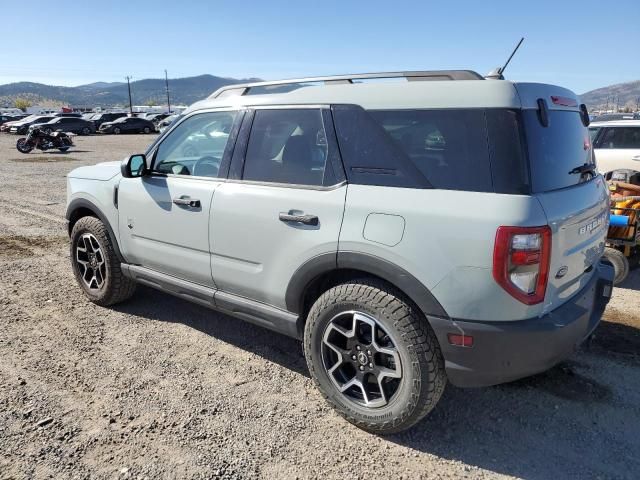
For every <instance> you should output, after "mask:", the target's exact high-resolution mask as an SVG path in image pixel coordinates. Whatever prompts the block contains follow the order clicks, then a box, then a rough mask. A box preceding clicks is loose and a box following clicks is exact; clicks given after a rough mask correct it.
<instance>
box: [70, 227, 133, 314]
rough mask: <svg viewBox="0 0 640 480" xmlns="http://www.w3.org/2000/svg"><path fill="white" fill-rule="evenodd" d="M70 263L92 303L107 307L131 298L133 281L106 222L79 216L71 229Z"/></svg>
mask: <svg viewBox="0 0 640 480" xmlns="http://www.w3.org/2000/svg"><path fill="white" fill-rule="evenodd" d="M70 248H71V252H70V253H71V266H72V268H73V273H74V275H75V277H76V280H77V282H78V284H79V285H80V288H82V290H83V292H84V294H85V295H86V296H87V298H88V299H89V300H91V301H92V302H93V303H95V304H97V305H100V306H103V307H106V306H108V305H114V304H116V303H120V302H123V301H124V300H127V299H128V298H130V297H131V296H132V295H133V293H134V292H135V289H136V283H135V281H133V280H131V279H130V278H128V277H125V276H124V275H123V273H122V269H121V268H120V260H119V259H118V256H117V255H116V252H115V250H114V246H113V243H112V242H111V238H110V237H109V233H108V231H107V228H106V227H105V225H104V224H103V223H102V222H101V221H100V220H99V219H97V218H95V217H82V218H81V219H80V220H78V221H77V222H76V224H75V225H74V226H73V230H72V231H71V247H70Z"/></svg>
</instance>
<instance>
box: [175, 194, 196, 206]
mask: <svg viewBox="0 0 640 480" xmlns="http://www.w3.org/2000/svg"><path fill="white" fill-rule="evenodd" d="M173 203H175V204H176V205H180V206H181V207H189V208H200V200H196V199H194V198H191V197H188V196H182V197H176V198H174V199H173Z"/></svg>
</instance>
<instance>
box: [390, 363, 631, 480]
mask: <svg viewBox="0 0 640 480" xmlns="http://www.w3.org/2000/svg"><path fill="white" fill-rule="evenodd" d="M575 367H576V364H575V363H573V362H566V363H563V364H560V365H559V366H557V367H555V368H553V369H551V370H550V371H548V372H545V373H543V374H540V375H536V376H533V377H530V378H526V379H523V380H519V381H517V382H513V383H510V384H505V385H500V386H495V387H487V388H480V389H460V388H456V387H453V386H451V385H449V386H448V387H447V390H446V391H445V394H444V395H443V397H442V399H441V400H440V402H439V403H438V405H437V406H436V408H435V409H434V410H433V411H432V412H431V414H430V415H428V416H427V417H426V418H425V419H424V420H422V421H421V422H420V423H419V424H418V425H416V426H415V427H414V428H412V429H411V430H409V431H407V432H403V433H401V434H398V435H393V436H391V437H387V438H388V439H389V440H391V441H392V442H394V443H397V444H399V445H403V446H406V447H409V448H412V449H415V450H416V451H419V452H424V453H429V454H432V455H436V456H438V457H442V458H447V459H451V460H456V461H460V462H463V463H465V464H467V465H474V466H477V467H480V468H483V469H486V470H490V471H492V472H497V473H501V474H504V475H511V476H515V477H519V478H524V479H527V480H543V479H545V480H546V479H549V478H563V479H564V478H593V477H590V474H592V473H593V472H602V475H601V476H599V477H597V478H614V477H615V478H624V475H622V476H621V472H622V471H623V469H622V467H616V464H615V463H613V465H612V462H611V461H610V460H609V459H610V458H611V455H612V452H611V445H610V443H611V441H610V439H611V437H612V431H613V429H614V428H615V427H613V426H609V425H608V424H607V423H606V422H596V421H595V418H594V417H593V416H592V415H591V412H592V411H593V410H594V409H598V408H600V407H604V405H606V404H607V403H610V402H612V392H611V390H610V389H609V388H608V387H607V386H606V385H601V384H599V383H598V382H596V381H594V380H593V379H591V378H589V377H587V376H583V375H581V374H580V373H578V372H577V371H576V369H575ZM599 406H600V407H599ZM471 478H473V476H472V477H471Z"/></svg>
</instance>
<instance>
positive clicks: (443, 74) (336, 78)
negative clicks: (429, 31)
mask: <svg viewBox="0 0 640 480" xmlns="http://www.w3.org/2000/svg"><path fill="white" fill-rule="evenodd" d="M384 78H406V79H407V80H408V81H416V80H484V77H482V76H481V75H480V74H478V73H476V72H474V71H473V70H430V71H409V72H376V73H356V74H353V75H333V76H328V77H305V78H292V79H288V80H273V81H268V82H252V83H242V84H235V85H227V86H225V87H221V88H219V89H218V90H216V91H215V92H213V93H212V94H211V95H210V96H209V98H218V97H221V96H228V95H234V94H235V95H246V94H247V93H248V92H249V90H251V89H252V88H255V87H277V86H284V85H295V84H298V83H321V82H322V83H324V84H325V85H331V84H346V83H354V80H374V79H384ZM223 94H224V95H223Z"/></svg>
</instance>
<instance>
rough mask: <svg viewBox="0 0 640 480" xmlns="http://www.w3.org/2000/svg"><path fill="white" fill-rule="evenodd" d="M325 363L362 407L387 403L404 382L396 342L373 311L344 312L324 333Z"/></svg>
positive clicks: (336, 383) (337, 382)
mask: <svg viewBox="0 0 640 480" xmlns="http://www.w3.org/2000/svg"><path fill="white" fill-rule="evenodd" d="M321 352H322V355H321V356H322V363H323V365H324V368H325V369H326V372H327V374H328V376H329V378H330V379H331V381H332V383H333V384H334V386H335V387H336V388H337V389H338V391H339V392H340V393H341V394H342V396H343V397H345V398H346V399H347V400H349V401H350V402H353V403H355V404H357V405H359V406H361V407H367V408H378V407H383V406H385V405H387V404H388V403H389V402H390V401H391V400H392V399H393V397H394V395H395V394H396V393H397V392H398V390H399V387H400V384H401V382H402V364H401V362H400V355H399V353H398V350H397V348H396V344H395V342H394V341H393V340H392V338H391V337H390V336H389V334H388V333H387V332H386V331H385V329H384V328H383V327H382V325H381V324H380V323H379V322H378V321H377V320H376V319H375V318H374V317H372V316H371V315H369V314H366V313H362V312H358V311H347V312H342V313H340V314H338V315H336V316H335V317H333V318H332V319H331V321H330V322H329V324H328V325H327V327H326V329H325V331H324V334H323V336H322V348H321Z"/></svg>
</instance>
